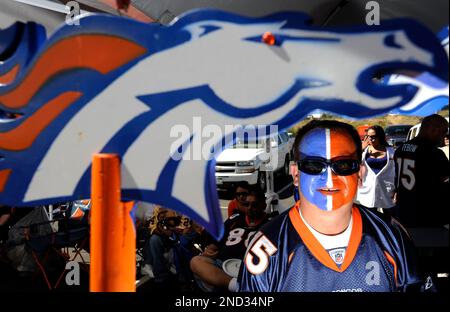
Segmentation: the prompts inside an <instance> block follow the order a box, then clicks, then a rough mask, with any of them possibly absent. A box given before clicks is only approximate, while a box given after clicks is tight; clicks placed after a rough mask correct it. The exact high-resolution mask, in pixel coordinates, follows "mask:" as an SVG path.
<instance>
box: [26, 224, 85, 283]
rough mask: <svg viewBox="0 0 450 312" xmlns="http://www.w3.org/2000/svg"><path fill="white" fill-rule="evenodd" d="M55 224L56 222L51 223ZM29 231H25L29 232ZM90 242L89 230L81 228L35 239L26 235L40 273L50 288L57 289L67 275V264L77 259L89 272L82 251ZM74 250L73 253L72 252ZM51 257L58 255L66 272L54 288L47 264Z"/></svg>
mask: <svg viewBox="0 0 450 312" xmlns="http://www.w3.org/2000/svg"><path fill="white" fill-rule="evenodd" d="M50 222H55V221H50ZM27 230H28V229H25V231H27ZM88 241H89V228H88V227H81V228H78V229H67V230H63V231H58V232H55V233H51V234H48V235H45V236H38V237H33V236H31V235H30V234H26V245H27V246H28V247H29V248H30V251H31V254H32V256H33V259H34V261H35V263H36V265H37V266H38V268H39V272H40V273H41V274H42V276H43V277H44V279H45V282H46V284H47V286H48V288H49V289H50V290H51V289H54V288H57V287H58V286H59V284H60V282H61V280H62V278H63V276H64V274H65V273H66V271H67V270H66V268H65V264H66V263H67V262H69V261H75V259H76V258H77V257H79V258H80V259H81V263H82V268H83V269H85V270H86V271H88V269H87V266H88V263H87V261H86V259H84V257H83V255H82V253H81V251H82V250H83V248H84V247H85V245H86V243H87V242H88ZM71 250H72V252H70V251H71ZM51 255H56V256H57V257H58V259H59V260H61V261H62V263H64V270H63V271H62V273H61V274H60V275H59V278H58V279H57V281H56V283H55V285H54V286H52V283H51V282H50V278H49V274H48V270H47V269H46V265H47V262H48V260H49V257H50V256H51Z"/></svg>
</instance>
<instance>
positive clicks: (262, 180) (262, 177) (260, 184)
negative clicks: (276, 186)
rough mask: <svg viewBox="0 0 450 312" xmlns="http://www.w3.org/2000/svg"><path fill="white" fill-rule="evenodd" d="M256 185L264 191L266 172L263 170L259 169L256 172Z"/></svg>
mask: <svg viewBox="0 0 450 312" xmlns="http://www.w3.org/2000/svg"><path fill="white" fill-rule="evenodd" d="M257 183H258V187H259V188H260V189H261V191H263V192H265V191H266V187H267V186H266V173H265V172H264V171H259V173H258V182H257Z"/></svg>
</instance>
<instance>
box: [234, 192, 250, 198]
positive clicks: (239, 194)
mask: <svg viewBox="0 0 450 312" xmlns="http://www.w3.org/2000/svg"><path fill="white" fill-rule="evenodd" d="M236 196H239V197H247V196H248V193H246V192H241V193H236Z"/></svg>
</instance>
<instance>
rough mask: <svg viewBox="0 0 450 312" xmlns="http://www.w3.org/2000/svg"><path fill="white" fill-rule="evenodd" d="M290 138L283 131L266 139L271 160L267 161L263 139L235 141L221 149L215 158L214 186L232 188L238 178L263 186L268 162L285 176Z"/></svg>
mask: <svg viewBox="0 0 450 312" xmlns="http://www.w3.org/2000/svg"><path fill="white" fill-rule="evenodd" d="M293 141H294V139H293V138H292V137H290V136H289V135H288V133H287V132H280V133H278V134H276V135H275V136H272V137H271V138H270V143H271V155H270V156H271V157H270V159H271V161H270V163H269V162H268V159H269V157H268V154H267V152H266V146H265V144H266V143H265V142H266V140H265V139H259V140H255V139H246V140H245V141H237V142H235V143H234V144H233V145H232V146H230V147H229V148H227V149H225V150H224V151H223V152H222V153H220V154H219V156H218V157H217V159H216V185H217V187H218V188H230V187H233V185H234V184H236V183H237V182H239V181H247V182H248V183H249V184H251V185H255V184H258V185H259V187H260V188H261V189H262V190H265V189H266V175H265V171H266V169H267V168H268V165H270V166H271V168H272V169H273V171H276V170H282V172H283V174H285V175H286V176H288V175H289V162H290V159H291V150H292V145H293Z"/></svg>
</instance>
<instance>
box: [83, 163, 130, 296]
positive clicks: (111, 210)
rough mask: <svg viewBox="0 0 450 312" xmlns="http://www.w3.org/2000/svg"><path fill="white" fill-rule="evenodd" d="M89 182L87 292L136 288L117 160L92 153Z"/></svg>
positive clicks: (128, 223) (126, 207) (127, 213)
mask: <svg viewBox="0 0 450 312" xmlns="http://www.w3.org/2000/svg"><path fill="white" fill-rule="evenodd" d="M91 179H92V181H91V188H92V189H91V197H92V208H91V268H90V284H89V285H90V291H91V292H104V291H107V292H118V291H121V292H134V291H136V286H135V281H136V233H135V230H134V224H133V221H132V219H131V217H130V211H131V208H132V205H130V204H129V203H125V204H123V203H121V201H120V185H121V184H120V160H119V157H118V156H117V155H115V154H94V156H93V161H92V178H91Z"/></svg>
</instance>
